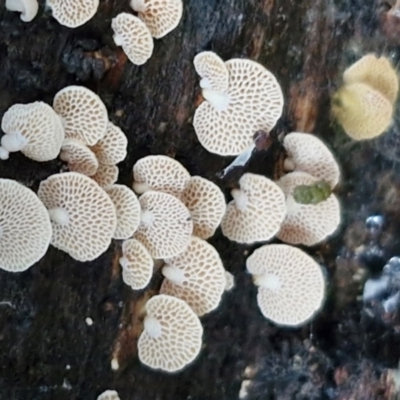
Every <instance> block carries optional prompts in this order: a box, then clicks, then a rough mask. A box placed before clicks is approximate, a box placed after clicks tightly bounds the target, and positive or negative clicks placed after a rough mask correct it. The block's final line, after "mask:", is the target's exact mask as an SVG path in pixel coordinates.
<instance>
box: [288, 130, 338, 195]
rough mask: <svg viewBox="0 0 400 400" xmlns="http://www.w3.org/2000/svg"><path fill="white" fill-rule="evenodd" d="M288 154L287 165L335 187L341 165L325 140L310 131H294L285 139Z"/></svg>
mask: <svg viewBox="0 0 400 400" xmlns="http://www.w3.org/2000/svg"><path fill="white" fill-rule="evenodd" d="M283 146H284V147H285V149H286V152H287V154H288V157H287V159H286V160H285V167H286V168H287V169H289V170H292V169H294V170H296V171H302V172H307V173H309V174H310V175H312V176H314V177H315V178H318V179H321V180H325V181H326V182H328V183H329V184H330V186H331V188H334V187H335V186H336V185H337V184H338V182H339V178H340V170H339V166H338V164H337V162H336V160H335V158H334V157H333V154H332V152H331V151H330V150H329V149H328V147H326V145H325V144H324V142H323V141H322V140H320V139H318V138H317V137H315V136H314V135H311V134H309V133H299V132H292V133H289V134H288V135H286V136H285V138H284V139H283Z"/></svg>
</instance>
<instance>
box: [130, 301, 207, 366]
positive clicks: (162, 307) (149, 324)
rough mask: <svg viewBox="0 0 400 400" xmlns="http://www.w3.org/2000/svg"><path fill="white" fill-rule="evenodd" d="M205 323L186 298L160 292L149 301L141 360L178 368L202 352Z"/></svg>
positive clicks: (140, 338)
mask: <svg viewBox="0 0 400 400" xmlns="http://www.w3.org/2000/svg"><path fill="white" fill-rule="evenodd" d="M202 336H203V327H202V326H201V322H200V320H199V318H198V316H197V315H196V314H195V313H194V311H193V310H192V309H191V308H190V307H189V306H188V304H186V303H185V302H184V301H183V300H181V299H178V298H176V297H172V296H168V295H165V294H160V295H158V296H154V297H152V298H151V299H150V300H148V301H147V303H146V317H145V319H144V330H143V332H142V334H141V335H140V337H139V341H138V351H139V360H140V361H141V362H142V363H143V364H145V365H147V366H148V367H150V368H153V369H161V370H163V371H167V372H176V371H179V370H181V369H182V368H184V367H185V366H186V365H188V364H189V363H191V362H192V361H193V360H194V359H195V358H196V357H197V355H198V354H199V353H200V350H201V344H202Z"/></svg>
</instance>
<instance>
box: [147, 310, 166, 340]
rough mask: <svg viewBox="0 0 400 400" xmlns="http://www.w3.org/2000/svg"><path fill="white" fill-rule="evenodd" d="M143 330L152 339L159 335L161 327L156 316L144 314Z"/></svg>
mask: <svg viewBox="0 0 400 400" xmlns="http://www.w3.org/2000/svg"><path fill="white" fill-rule="evenodd" d="M144 330H145V331H146V332H147V333H148V335H149V336H150V337H152V338H154V339H156V338H158V337H160V336H161V333H162V328H161V324H160V323H159V322H158V319H157V318H154V317H150V316H148V315H147V316H146V317H145V319H144Z"/></svg>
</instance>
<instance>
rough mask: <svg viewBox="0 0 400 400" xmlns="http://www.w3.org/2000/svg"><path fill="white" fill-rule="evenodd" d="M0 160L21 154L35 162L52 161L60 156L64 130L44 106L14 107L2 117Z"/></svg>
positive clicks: (25, 105) (36, 104)
mask: <svg viewBox="0 0 400 400" xmlns="http://www.w3.org/2000/svg"><path fill="white" fill-rule="evenodd" d="M1 129H2V130H3V131H4V132H5V133H6V134H5V135H4V136H3V137H2V138H1V147H0V159H2V160H6V159H7V158H8V156H9V152H14V151H21V152H22V153H23V154H24V155H25V156H26V157H28V158H31V159H32V160H35V161H49V160H54V159H55V158H56V157H57V156H58V154H59V153H60V149H61V143H62V142H63V140H64V128H63V125H62V123H61V120H60V118H59V117H58V115H57V114H56V113H55V112H54V110H53V109H52V108H51V107H50V106H49V105H48V104H46V103H43V102H41V101H36V102H34V103H30V104H14V105H13V106H11V107H10V108H9V109H8V110H7V111H6V113H5V114H4V116H3V119H2V121H1Z"/></svg>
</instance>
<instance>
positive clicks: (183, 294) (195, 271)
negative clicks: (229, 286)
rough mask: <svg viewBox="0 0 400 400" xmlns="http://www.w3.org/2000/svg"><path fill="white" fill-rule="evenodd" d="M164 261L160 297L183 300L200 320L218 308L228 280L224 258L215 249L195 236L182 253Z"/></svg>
mask: <svg viewBox="0 0 400 400" xmlns="http://www.w3.org/2000/svg"><path fill="white" fill-rule="evenodd" d="M164 261H165V264H166V265H165V266H164V268H163V270H162V272H163V275H164V276H165V279H164V281H163V283H162V286H161V289H160V293H161V294H168V295H171V296H175V297H179V298H180V299H182V300H184V301H185V302H186V303H187V304H189V306H190V307H191V308H192V309H193V311H194V312H195V313H196V314H197V315H198V316H199V317H200V316H202V315H204V314H207V313H209V312H211V311H212V310H214V309H216V308H217V307H218V305H219V303H220V301H221V297H222V294H223V293H224V291H225V286H226V277H225V269H224V266H223V264H222V261H221V258H220V256H219V254H218V252H217V250H215V248H214V247H213V246H211V245H210V244H209V243H207V242H206V241H205V240H203V239H200V238H197V237H195V236H193V237H192V239H191V241H190V245H189V247H188V248H187V249H186V250H185V251H184V252H183V253H182V254H180V255H178V256H176V257H173V258H167V259H165V260H164Z"/></svg>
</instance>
